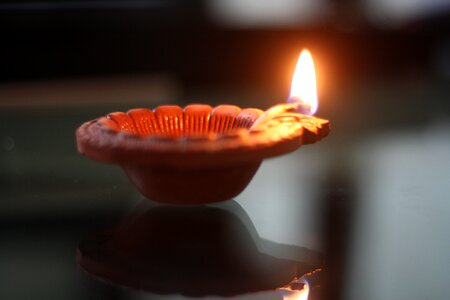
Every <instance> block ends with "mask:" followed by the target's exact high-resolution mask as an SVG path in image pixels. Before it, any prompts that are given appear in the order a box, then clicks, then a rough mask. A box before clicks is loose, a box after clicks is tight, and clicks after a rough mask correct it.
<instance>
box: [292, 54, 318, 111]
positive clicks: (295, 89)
mask: <svg viewBox="0 0 450 300" xmlns="http://www.w3.org/2000/svg"><path fill="white" fill-rule="evenodd" d="M288 102H291V103H299V104H301V109H302V111H303V112H304V113H305V114H308V115H313V114H314V113H315V112H316V111H317V107H318V102H317V84H316V71H315V69H314V61H313V59H312V56H311V53H309V51H308V50H306V49H305V50H303V51H302V53H300V56H299V58H298V61H297V66H296V67H295V72H294V76H293V77H292V83H291V94H290V96H289V100H288Z"/></svg>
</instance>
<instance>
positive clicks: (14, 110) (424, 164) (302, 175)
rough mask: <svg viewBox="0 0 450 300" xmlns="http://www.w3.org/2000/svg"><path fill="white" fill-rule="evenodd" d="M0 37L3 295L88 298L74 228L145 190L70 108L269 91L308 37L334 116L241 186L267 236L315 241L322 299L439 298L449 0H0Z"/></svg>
mask: <svg viewBox="0 0 450 300" xmlns="http://www.w3.org/2000/svg"><path fill="white" fill-rule="evenodd" d="M0 41H1V43H0V298H1V299H56V298H59V299H60V298H65V299H87V298H92V299H94V298H96V299H98V297H97V296H96V295H95V293H93V292H92V291H91V290H90V289H89V288H87V287H85V286H83V284H81V283H80V282H79V280H78V272H77V270H76V265H75V251H76V248H77V245H78V243H79V241H80V240H81V239H82V238H83V237H84V236H85V235H86V234H87V233H88V232H91V231H92V230H95V229H96V228H101V227H104V226H108V225H111V224H114V223H115V222H117V221H119V220H120V219H121V218H122V217H123V216H124V214H126V212H127V211H128V210H130V208H131V207H133V205H134V204H135V203H137V202H138V201H139V200H140V199H142V196H140V195H139V194H138V193H137V192H136V191H135V190H134V188H133V187H132V186H131V185H130V183H129V182H128V181H127V179H126V177H125V175H124V174H123V173H122V172H121V170H120V169H119V168H117V167H115V166H109V165H104V164H99V163H96V162H93V161H90V160H88V159H86V158H84V157H82V156H81V155H79V154H77V152H76V145H75V138H74V132H75V130H76V128H77V127H78V126H79V125H80V124H81V123H83V122H85V121H87V120H90V119H94V118H96V117H98V116H102V115H105V114H107V113H108V112H111V111H117V110H120V111H126V110H128V109H129V108H134V107H154V106H156V105H160V104H169V103H170V104H179V105H185V104H187V103H191V102H196V103H209V104H211V105H214V104H219V103H229V104H236V105H239V106H242V107H259V108H262V109H266V108H268V107H270V106H271V105H274V104H276V103H279V102H283V101H285V100H286V98H287V97H288V94H289V90H290V82H291V78H292V74H293V71H294V68H295V64H296V62H297V58H298V55H299V53H300V51H301V50H302V49H303V48H308V49H309V50H310V51H311V53H312V55H313V57H314V60H315V64H316V73H317V82H318V95H319V110H318V112H317V116H319V117H323V118H327V119H329V120H331V122H332V125H333V129H332V132H331V134H330V136H329V137H327V138H326V139H325V140H323V141H321V142H320V143H318V144H316V145H310V146H307V147H304V148H302V149H300V150H299V151H297V152H295V153H293V154H289V155H287V156H283V157H279V158H276V159H270V160H268V161H265V162H264V164H263V166H262V167H261V169H260V170H259V172H258V173H257V175H256V176H255V178H254V180H253V181H252V183H251V184H250V185H249V187H248V188H247V189H246V190H245V191H244V193H243V194H241V195H240V196H239V197H238V198H237V199H236V201H237V202H238V203H239V204H240V205H241V206H242V207H243V208H244V210H245V211H246V213H247V214H248V216H249V217H250V219H251V220H252V222H253V224H254V226H255V228H256V230H257V232H258V234H259V236H260V237H261V238H263V239H265V240H268V241H272V242H274V243H279V244H283V245H296V246H299V247H305V248H308V249H312V250H314V251H317V252H320V253H324V255H325V257H326V259H325V268H324V270H325V272H326V274H327V275H326V276H325V277H326V280H325V281H326V282H327V284H328V285H327V286H328V292H326V293H325V296H323V297H325V298H327V299H424V298H432V299H448V297H449V295H450V290H449V287H448V283H447V282H448V279H449V278H450V271H449V270H450V254H449V249H450V238H449V237H448V230H449V229H450V202H449V200H450V199H449V196H448V195H449V194H450V2H449V1H448V0H390V1H387V0H382V1H376V0H343V1H338V0H277V1H268V0H240V1H237V0H209V1H207V0H204V1H182V0H166V1H162V0H161V1H158V0H154V1H152V0H148V1H144V0H141V1H139V0H135V1H133V0H130V1H102V0H98V1H52V0H49V1H2V2H1V3H0ZM105 297H106V298H114V299H122V298H123V299H128V298H130V297H129V296H128V295H127V294H126V293H119V294H117V293H112V294H107V296H105ZM136 298H145V295H139V297H136ZM149 299H150V298H149Z"/></svg>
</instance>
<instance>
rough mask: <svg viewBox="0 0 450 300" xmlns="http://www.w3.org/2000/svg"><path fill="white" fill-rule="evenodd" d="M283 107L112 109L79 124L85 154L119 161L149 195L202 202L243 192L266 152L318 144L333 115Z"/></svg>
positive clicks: (271, 153) (273, 153) (163, 199)
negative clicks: (321, 115)
mask: <svg viewBox="0 0 450 300" xmlns="http://www.w3.org/2000/svg"><path fill="white" fill-rule="evenodd" d="M294 108H295V106H294V105H289V104H286V105H278V106H275V107H274V108H272V109H269V110H268V111H266V112H263V111H261V110H259V109H255V108H246V109H241V108H239V107H237V106H233V105H219V106H217V107H215V108H212V107H211V106H209V105H203V104H192V105H188V106H186V107H185V108H181V107H179V106H175V105H163V106H158V107H156V108H155V109H154V110H149V109H145V108H138V109H132V110H129V111H128V112H127V113H124V112H114V113H110V114H108V115H107V116H106V117H101V118H98V119H95V120H92V121H89V122H86V123H84V124H83V125H81V126H80V127H79V128H78V130H77V132H76V138H77V145H78V150H79V152H80V153H82V154H84V155H86V156H88V157H89V158H92V159H95V160H99V161H102V162H106V163H113V164H118V165H120V166H121V167H122V168H123V170H124V171H125V173H126V174H127V175H128V177H129V179H130V181H131V182H132V183H133V184H134V185H135V186H136V187H137V189H138V190H139V191H140V192H141V193H142V194H143V195H144V196H146V197H148V198H150V199H152V200H155V201H158V202H165V203H173V204H201V203H210V202H218V201H224V200H227V199H230V198H232V197H234V196H237V195H238V194H239V193H240V192H242V190H244V188H245V187H246V186H247V185H248V183H249V182H250V180H251V179H252V178H253V176H254V174H255V173H256V171H257V170H258V168H259V166H260V164H261V162H262V160H263V159H264V158H267V157H272V156H277V155H281V154H284V153H287V152H291V151H293V150H295V149H297V148H298V147H300V146H301V145H302V144H308V143H314V142H316V141H318V140H320V139H321V138H323V137H324V136H326V135H327V134H328V132H329V129H330V126H329V122H328V121H327V120H323V119H318V118H314V117H311V116H307V115H303V114H299V113H296V112H294V111H293V109H294Z"/></svg>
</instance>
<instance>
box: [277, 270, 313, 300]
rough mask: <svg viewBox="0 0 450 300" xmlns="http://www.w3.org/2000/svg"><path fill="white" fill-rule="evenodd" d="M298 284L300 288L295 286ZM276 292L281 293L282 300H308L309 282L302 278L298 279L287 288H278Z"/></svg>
mask: <svg viewBox="0 0 450 300" xmlns="http://www.w3.org/2000/svg"><path fill="white" fill-rule="evenodd" d="M298 284H302V285H301V288H299V287H298V286H297V285H298ZM278 291H280V292H281V293H282V296H283V300H308V296H309V282H308V280H306V278H305V276H303V277H301V278H300V279H294V280H293V281H292V282H290V283H289V284H288V285H287V286H285V287H282V288H279V289H278Z"/></svg>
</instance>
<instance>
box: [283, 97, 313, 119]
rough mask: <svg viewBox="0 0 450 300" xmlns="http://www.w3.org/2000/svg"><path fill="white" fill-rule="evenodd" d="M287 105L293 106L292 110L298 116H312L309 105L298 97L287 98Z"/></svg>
mask: <svg viewBox="0 0 450 300" xmlns="http://www.w3.org/2000/svg"><path fill="white" fill-rule="evenodd" d="M287 102H288V103H290V104H293V105H294V106H295V108H294V110H295V111H296V112H298V113H300V114H304V115H309V116H310V115H312V113H311V105H309V104H307V103H305V102H304V101H303V100H302V99H301V98H299V97H289V98H288V100H287Z"/></svg>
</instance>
